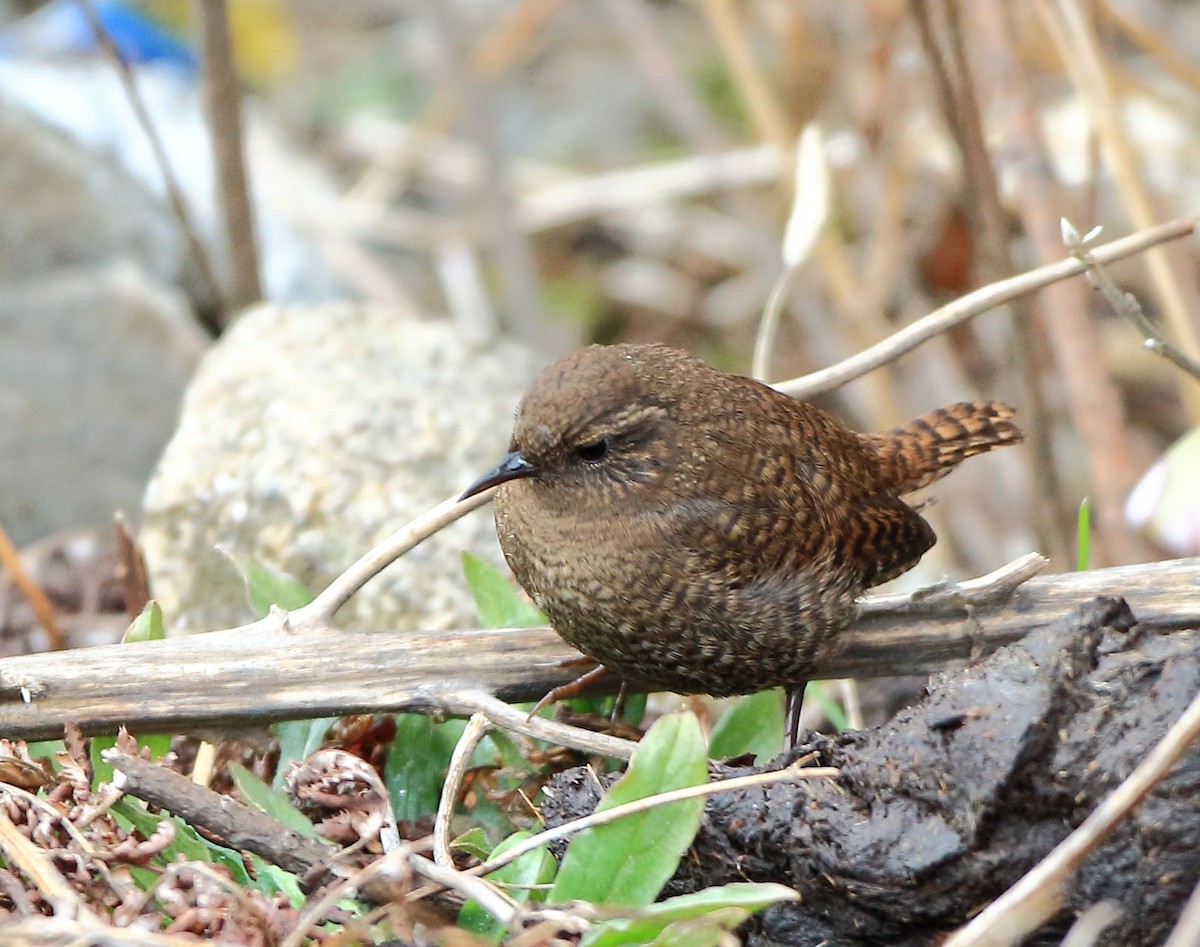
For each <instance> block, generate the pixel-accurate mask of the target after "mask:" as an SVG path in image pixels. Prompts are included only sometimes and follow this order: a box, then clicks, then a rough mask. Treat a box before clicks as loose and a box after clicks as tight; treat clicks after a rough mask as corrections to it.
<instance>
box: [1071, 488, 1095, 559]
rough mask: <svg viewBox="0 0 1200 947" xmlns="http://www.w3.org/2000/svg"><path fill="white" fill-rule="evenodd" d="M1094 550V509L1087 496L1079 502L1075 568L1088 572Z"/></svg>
mask: <svg viewBox="0 0 1200 947" xmlns="http://www.w3.org/2000/svg"><path fill="white" fill-rule="evenodd" d="M1091 552H1092V511H1091V507H1090V506H1089V505H1088V500H1087V497H1084V498H1083V502H1081V503H1080V504H1079V519H1078V521H1077V524H1076V528H1075V569H1076V571H1078V572H1086V571H1087V567H1088V560H1089V559H1090V557H1091Z"/></svg>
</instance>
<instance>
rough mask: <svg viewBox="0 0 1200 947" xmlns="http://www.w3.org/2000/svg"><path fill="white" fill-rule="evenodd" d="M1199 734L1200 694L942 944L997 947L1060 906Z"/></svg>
mask: <svg viewBox="0 0 1200 947" xmlns="http://www.w3.org/2000/svg"><path fill="white" fill-rule="evenodd" d="M1198 736H1200V695H1197V696H1196V697H1195V698H1194V699H1193V700H1192V702H1191V703H1190V704H1189V705H1188V708H1187V710H1185V711H1184V712H1183V714H1182V715H1181V716H1180V718H1179V719H1178V720H1176V721H1175V723H1174V724H1172V725H1171V728H1170V729H1169V730H1168V731H1167V732H1166V734H1165V735H1164V736H1163V738H1162V740H1160V741H1159V743H1158V745H1157V746H1155V747H1154V749H1153V750H1151V751H1150V753H1149V754H1148V755H1147V756H1146V758H1145V759H1143V760H1142V762H1141V763H1139V764H1138V766H1137V768H1136V769H1135V770H1134V771H1133V772H1132V773H1130V774H1129V777H1128V778H1127V779H1126V780H1125V781H1124V782H1123V783H1121V785H1120V786H1118V787H1117V788H1116V789H1115V790H1113V792H1112V793H1111V794H1110V795H1109V796H1108V798H1106V799H1105V800H1104V801H1103V802H1102V803H1100V805H1098V806H1097V807H1096V808H1095V810H1094V811H1093V812H1092V814H1091V815H1089V816H1088V817H1087V818H1086V819H1084V820H1083V823H1082V824H1081V825H1080V826H1079V828H1077V829H1076V830H1075V831H1074V832H1072V833H1071V834H1070V835H1068V836H1067V837H1066V838H1065V839H1063V841H1061V842H1060V843H1059V844H1058V845H1057V846H1055V848H1054V850H1053V851H1051V852H1050V854H1049V855H1047V856H1046V857H1045V858H1043V859H1042V860H1041V861H1040V862H1039V863H1038V864H1037V865H1035V866H1034V867H1033V868H1032V869H1031V870H1030V871H1029V872H1027V873H1026V874H1025V876H1024V877H1023V878H1021V880H1020V881H1018V882H1017V883H1016V884H1015V885H1013V886H1012V887H1011V888H1009V889H1008V890H1007V891H1006V892H1005V893H1004V894H1002V895H1001V896H1000V897H999V898H997V899H996V900H995V901H993V902H992V903H991V904H990V905H988V907H987V908H985V909H984V911H983V912H982V913H981V914H980V915H979V916H978V917H976V918H975V920H973V921H971V923H970V924H968V925H967V926H966V927H964V928H962V929H961V930H959V931H958V932H957V933H956V934H955V935H954V936H953V937H951V938H950V939H949V940H948V941H946V944H945V947H1001V945H1008V944H1013V943H1016V942H1018V941H1020V940H1022V939H1023V938H1024V937H1025V936H1026V935H1028V934H1031V933H1032V932H1033V931H1035V930H1037V928H1038V927H1040V926H1041V925H1042V924H1044V923H1045V922H1046V921H1048V920H1049V919H1050V918H1051V917H1053V916H1054V915H1055V914H1056V913H1057V912H1058V911H1059V910H1060V909H1061V907H1062V902H1063V898H1064V896H1065V893H1066V887H1067V881H1068V879H1069V877H1070V875H1071V873H1072V872H1074V871H1075V869H1076V868H1078V867H1079V864H1080V863H1081V862H1082V861H1083V859H1084V858H1085V857H1086V856H1087V855H1088V854H1089V853H1090V852H1091V851H1092V850H1093V849H1095V848H1096V847H1097V846H1098V845H1099V844H1100V843H1101V842H1103V841H1104V839H1105V837H1106V836H1107V835H1108V834H1109V833H1110V832H1111V831H1112V830H1113V829H1114V828H1115V827H1116V825H1117V823H1118V822H1120V821H1121V820H1122V819H1123V818H1125V817H1126V816H1127V815H1129V813H1130V812H1132V811H1133V809H1134V808H1135V807H1136V806H1137V805H1138V804H1139V803H1140V802H1141V801H1142V800H1143V799H1144V798H1145V797H1146V795H1147V794H1148V793H1149V792H1150V790H1152V789H1153V788H1154V787H1155V785H1156V784H1157V783H1158V782H1159V781H1160V780H1161V779H1163V778H1164V777H1165V776H1166V775H1167V774H1168V773H1169V772H1170V771H1171V768H1172V767H1173V766H1174V765H1175V764H1176V763H1177V762H1178V761H1179V759H1180V757H1182V756H1183V754H1184V752H1185V751H1186V750H1187V748H1188V747H1189V746H1191V744H1192V743H1193V742H1194V741H1195V740H1196V738H1197V737H1198Z"/></svg>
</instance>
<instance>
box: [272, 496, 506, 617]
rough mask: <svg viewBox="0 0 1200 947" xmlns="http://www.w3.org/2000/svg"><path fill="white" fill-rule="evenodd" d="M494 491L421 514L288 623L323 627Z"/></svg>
mask: <svg viewBox="0 0 1200 947" xmlns="http://www.w3.org/2000/svg"><path fill="white" fill-rule="evenodd" d="M495 492H496V491H495V488H493V489H491V490H484V491H483V492H482V493H478V494H476V495H475V496H473V497H469V498H468V499H466V500H459V499H458V497H456V496H455V497H450V498H449V499H448V500H444V501H442V502H441V503H439V504H438V505H437V506H435V507H433V509H431V510H428V511H426V512H425V513H423V514H421V515H420V516H418V517H417V518H416V519H415V520H413V521H412V522H411V523H408V524H407V525H406V526H403V527H402V528H400V529H399V530H397V531H396V532H394V533H393V534H392V535H391V536H389V537H388V538H387V539H385V540H384V541H383V542H381V543H380V544H379V545H378V546H376V547H375V548H374V549H372V550H370V551H369V552H368V553H367V554H366V555H364V556H362V557H361V558H360V559H359V560H358V561H357V562H355V563H353V564H352V565H351V566H350V567H349V568H348V569H346V571H345V572H343V573H342V574H341V575H339V576H338V577H337V578H336V579H334V580H333V581H332V582H330V583H329V585H328V586H327V587H326V589H325V591H323V592H322V593H321V594H320V595H318V596H317V597H316V598H315V599H313V600H312V601H311V602H309V604H308V605H306V606H304V607H303V608H300V609H297V610H296V611H294V612H292V613H291V614H290V616H289V624H290V625H291V627H293V628H301V627H305V626H307V625H323V624H325V623H326V622H328V621H329V620H330V619H331V618H333V616H334V614H335V613H336V612H337V610H338V609H339V608H341V607H342V606H343V605H345V604H346V602H348V601H349V600H350V596H352V595H353V594H354V593H355V592H357V591H358V590H359V589H361V588H362V587H363V586H364V585H366V583H367V582H368V581H370V580H371V579H372V578H374V577H375V576H376V575H378V574H379V573H380V572H382V571H383V570H384V569H386V568H387V567H388V566H389V565H391V564H392V563H393V562H395V561H396V560H397V559H399V558H400V557H401V556H403V555H404V554H405V553H406V552H408V551H409V550H410V549H412V548H413V547H414V546H416V545H418V544H420V543H422V542H424V541H425V540H426V539H428V538H429V537H430V536H432V535H433V534H434V533H436V532H438V531H439V530H441V529H443V528H444V527H446V526H449V525H450V524H451V523H453V522H454V521H455V520H457V519H459V518H460V517H462V516H465V515H466V514H467V513H470V512H471V511H472V510H475V509H478V508H479V507H481V506H483V505H484V504H485V503H487V502H488V501H489V500H490V499H491V498H492V495H493V494H494V493H495Z"/></svg>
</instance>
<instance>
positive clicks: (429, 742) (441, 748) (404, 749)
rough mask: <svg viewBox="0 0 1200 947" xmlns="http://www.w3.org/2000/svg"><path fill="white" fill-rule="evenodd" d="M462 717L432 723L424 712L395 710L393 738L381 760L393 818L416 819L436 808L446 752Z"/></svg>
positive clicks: (459, 730) (451, 749) (446, 764)
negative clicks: (399, 711) (394, 815)
mask: <svg viewBox="0 0 1200 947" xmlns="http://www.w3.org/2000/svg"><path fill="white" fill-rule="evenodd" d="M464 727H466V721H463V720H447V721H445V722H444V723H437V724H435V723H434V722H433V721H431V720H430V719H429V718H428V717H426V716H425V715H424V714H397V715H396V739H395V740H393V741H392V745H391V746H390V747H388V753H387V757H386V758H385V759H384V762H383V781H384V783H385V784H386V785H387V788H388V794H389V795H390V796H391V799H392V807H393V808H394V810H395V812H396V818H397V820H399V821H401V822H416V821H417V820H418V819H420V818H422V817H423V816H427V815H431V814H433V813H434V812H436V811H437V804H438V799H439V798H440V797H441V793H442V782H443V781H444V780H445V778H446V770H447V768H448V767H449V766H450V755H451V754H452V753H453V752H454V745H455V743H457V742H458V738H459V737H460V736H461V735H462V732H463V728H464Z"/></svg>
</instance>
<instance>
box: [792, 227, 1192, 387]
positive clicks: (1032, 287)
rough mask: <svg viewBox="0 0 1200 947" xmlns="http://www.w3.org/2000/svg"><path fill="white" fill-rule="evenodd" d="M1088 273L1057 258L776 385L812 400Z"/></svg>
mask: <svg viewBox="0 0 1200 947" xmlns="http://www.w3.org/2000/svg"><path fill="white" fill-rule="evenodd" d="M1195 230H1196V218H1195V217H1183V218H1180V219H1178V220H1173V221H1170V222H1169V223H1165V224H1160V225H1159V226H1157V227H1151V228H1149V229H1148V230H1140V231H1138V232H1137V233H1134V234H1130V235H1129V236H1128V237H1123V238H1122V239H1120V240H1114V241H1113V242H1112V243H1107V244H1105V245H1104V246H1102V247H1097V248H1096V249H1095V250H1093V251H1092V254H1093V256H1094V257H1095V258H1096V259H1097V260H1099V261H1100V262H1101V263H1111V262H1113V261H1114V260H1123V259H1124V258H1125V257H1127V256H1133V255H1134V254H1135V253H1141V252H1142V251H1143V250H1145V249H1146V248H1147V247H1152V246H1155V245H1156V244H1159V243H1164V242H1166V241H1168V240H1177V239H1179V238H1180V237H1186V236H1190V235H1191V234H1192V233H1194V232H1195ZM1086 269H1087V268H1086V267H1085V266H1084V265H1083V264H1082V263H1081V262H1080V261H1079V260H1075V259H1067V260H1059V261H1058V262H1057V263H1050V264H1047V265H1046V266H1040V267H1038V268H1037V269H1036V270H1030V271H1029V272H1027V273H1021V274H1019V275H1017V276H1013V277H1010V278H1008V279H1006V280H1001V281H1000V282H998V283H991V284H990V285H988V286H984V287H981V288H980V289H977V290H975V291H974V292H970V293H967V295H965V296H961V297H959V298H958V299H956V300H955V301H954V302H952V303H948V304H947V305H945V306H942V307H941V308H940V309H936V310H934V311H933V312H931V313H930V314H929V315H927V316H925V317H923V318H921V319H918V320H917V321H916V322H914V323H912V324H911V325H908V326H905V327H904V328H903V329H901V330H900V331H899V332H897V333H895V334H894V335H891V336H888V338H886V339H884V340H883V341H882V342H878V343H876V344H875V345H873V346H871V347H870V348H869V349H865V350H863V351H862V352H859V353H857V354H856V355H852V356H851V357H850V358H847V359H843V360H842V361H840V362H838V363H837V364H835V365H830V366H829V367H828V368H823V369H821V370H820V371H816V372H812V373H811V374H808V375H804V376H802V377H800V378H793V379H791V380H790V381H784V382H780V383H778V384H776V385H775V386H774V387H775V388H777V389H779V390H780V391H782V392H783V393H784V394H786V395H791V396H792V397H793V398H812V397H815V396H816V395H820V394H824V393H825V392H827V391H832V390H833V389H834V388H837V387H839V386H841V385H844V384H846V383H847V382H849V381H853V380H854V379H855V378H859V377H861V376H863V375H865V374H866V373H867V372H870V371H874V370H875V369H876V368H879V367H880V366H881V365H886V364H887V363H888V362H891V361H894V360H895V359H897V358H899V357H900V356H901V355H904V354H906V353H908V352H911V351H912V350H913V349H915V348H916V347H917V346H918V345H920V344H921V343H922V342H926V341H928V340H929V339H931V338H933V337H934V336H935V335H938V334H939V333H941V332H945V331H946V330H947V329H951V328H953V327H954V326H956V325H959V324H961V323H963V322H966V321H967V320H968V319H973V318H974V317H975V316H978V315H979V314H980V313H984V312H987V311H988V310H990V309H995V308H996V307H997V306H1001V305H1003V304H1004V303H1006V302H1008V301H1009V300H1012V299H1016V298H1017V297H1018V296H1023V295H1025V294H1026V293H1032V292H1036V291H1037V290H1039V289H1043V288H1045V287H1046V286H1049V285H1050V284H1052V283H1057V282H1059V281H1060V280H1064V279H1068V278H1070V277H1072V276H1078V275H1079V274H1081V273H1083V272H1085V270H1086Z"/></svg>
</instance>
